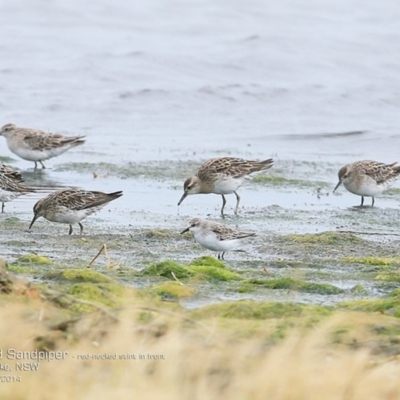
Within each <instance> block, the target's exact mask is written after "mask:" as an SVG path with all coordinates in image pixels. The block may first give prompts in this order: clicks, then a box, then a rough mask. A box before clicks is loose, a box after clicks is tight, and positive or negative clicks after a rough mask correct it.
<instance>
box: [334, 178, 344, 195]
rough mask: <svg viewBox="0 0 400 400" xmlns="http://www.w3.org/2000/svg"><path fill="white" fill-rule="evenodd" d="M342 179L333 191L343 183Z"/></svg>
mask: <svg viewBox="0 0 400 400" xmlns="http://www.w3.org/2000/svg"><path fill="white" fill-rule="evenodd" d="M341 183H342V181H339V182H338V184H337V185H336V186H335V189H333V193H334V192H335V190H336V189H337V188H338V187H339V186H340V185H341Z"/></svg>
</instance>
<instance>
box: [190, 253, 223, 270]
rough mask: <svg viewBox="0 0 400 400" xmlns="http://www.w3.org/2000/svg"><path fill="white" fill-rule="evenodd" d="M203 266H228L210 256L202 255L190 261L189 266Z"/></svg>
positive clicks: (221, 267)
mask: <svg viewBox="0 0 400 400" xmlns="http://www.w3.org/2000/svg"><path fill="white" fill-rule="evenodd" d="M197 265H200V266H204V267H215V268H220V269H228V267H227V266H226V265H225V264H224V263H223V262H222V261H221V260H218V259H216V258H214V257H211V256H204V257H200V258H196V259H195V260H193V261H191V262H190V264H189V266H197Z"/></svg>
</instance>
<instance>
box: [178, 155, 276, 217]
mask: <svg viewBox="0 0 400 400" xmlns="http://www.w3.org/2000/svg"><path fill="white" fill-rule="evenodd" d="M272 164H273V160H272V158H270V159H268V160H265V161H249V160H243V159H241V158H233V157H223V158H213V159H211V160H208V161H206V162H205V163H204V164H203V165H202V166H201V167H200V168H199V170H198V171H197V173H196V175H194V176H192V177H190V178H187V179H186V181H185V183H184V184H183V190H184V193H183V195H182V197H181V199H180V200H179V203H178V206H179V205H180V204H181V203H182V202H183V200H185V198H186V197H187V196H188V195H191V194H200V193H203V194H208V193H215V194H220V195H221V196H222V208H221V215H222V217H223V216H224V207H225V204H226V199H225V196H224V195H226V194H231V193H235V196H236V199H237V202H236V207H235V214H237V213H238V208H239V202H240V196H239V195H238V194H237V192H236V191H237V189H238V188H239V187H240V186H241V185H242V184H243V182H244V181H245V180H248V179H250V174H252V173H253V172H259V171H262V170H266V169H268V168H271V167H272Z"/></svg>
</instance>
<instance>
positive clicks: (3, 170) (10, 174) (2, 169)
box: [0, 164, 24, 182]
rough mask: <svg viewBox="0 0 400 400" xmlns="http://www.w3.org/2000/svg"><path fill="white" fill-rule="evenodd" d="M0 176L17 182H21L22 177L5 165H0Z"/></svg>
mask: <svg viewBox="0 0 400 400" xmlns="http://www.w3.org/2000/svg"><path fill="white" fill-rule="evenodd" d="M0 175H3V176H5V177H6V178H9V179H13V180H15V181H17V182H23V181H24V180H23V179H22V175H21V174H20V172H19V171H17V170H16V169H14V168H13V167H10V166H9V165H6V164H0Z"/></svg>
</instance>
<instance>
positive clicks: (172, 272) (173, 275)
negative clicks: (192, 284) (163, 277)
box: [171, 271, 185, 286]
mask: <svg viewBox="0 0 400 400" xmlns="http://www.w3.org/2000/svg"><path fill="white" fill-rule="evenodd" d="M171 274H172V277H173V278H174V279H175V280H176V281H177V282H178V283H179V284H180V285H182V286H185V284H183V283H182V282H181V281H180V280H179V279H178V278H177V277H176V276H175V274H174V271H171Z"/></svg>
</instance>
